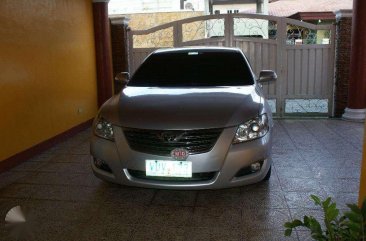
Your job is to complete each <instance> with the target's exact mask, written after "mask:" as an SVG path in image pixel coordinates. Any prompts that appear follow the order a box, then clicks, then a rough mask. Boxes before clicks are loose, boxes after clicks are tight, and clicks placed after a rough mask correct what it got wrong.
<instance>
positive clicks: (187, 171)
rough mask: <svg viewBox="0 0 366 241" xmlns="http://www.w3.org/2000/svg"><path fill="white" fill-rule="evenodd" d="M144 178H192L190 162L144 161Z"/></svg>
mask: <svg viewBox="0 0 366 241" xmlns="http://www.w3.org/2000/svg"><path fill="white" fill-rule="evenodd" d="M146 176H155V177H192V162H189V161H163V160H146Z"/></svg>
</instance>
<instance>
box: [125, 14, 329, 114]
mask: <svg viewBox="0 0 366 241" xmlns="http://www.w3.org/2000/svg"><path fill="white" fill-rule="evenodd" d="M334 35H335V29H334V26H333V25H313V24H309V23H304V22H300V21H297V20H293V19H287V18H279V17H273V16H266V15H256V14H228V15H208V16H199V17H193V18H188V19H183V20H179V21H175V22H171V23H168V24H164V25H161V26H157V27H154V28H151V29H148V30H140V31H131V33H130V72H131V73H133V72H135V70H136V69H137V67H138V66H139V65H140V64H141V63H142V61H143V60H144V59H145V58H146V57H147V56H148V55H149V54H150V53H151V52H153V51H154V50H156V49H159V48H170V47H183V46H226V47H236V48H240V49H241V50H242V51H243V52H244V53H245V55H246V56H247V58H248V60H249V62H250V64H251V66H252V68H253V71H254V73H255V74H256V75H257V76H258V75H259V72H260V71H261V70H263V69H272V70H275V71H276V72H277V75H278V81H276V82H273V83H268V84H264V85H263V90H264V92H265V93H266V95H267V97H268V99H269V102H270V105H271V107H272V110H273V112H274V113H275V114H276V115H277V116H285V115H328V116H331V115H332V103H333V81H334V76H333V75H334V74H333V72H334V71H333V70H334Z"/></svg>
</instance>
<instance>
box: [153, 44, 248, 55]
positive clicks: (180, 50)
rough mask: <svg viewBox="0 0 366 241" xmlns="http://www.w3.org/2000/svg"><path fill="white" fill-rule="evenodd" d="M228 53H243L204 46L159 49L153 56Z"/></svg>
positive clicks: (233, 49) (234, 49) (224, 48)
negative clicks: (194, 52)
mask: <svg viewBox="0 0 366 241" xmlns="http://www.w3.org/2000/svg"><path fill="white" fill-rule="evenodd" d="M193 51H196V52H217V53H222V52H227V53H230V52H231V53H238V52H241V50H240V49H238V48H228V47H203V46H197V47H196V46H195V47H182V48H166V49H158V50H156V51H154V53H153V54H165V53H170V54H171V53H188V52H193Z"/></svg>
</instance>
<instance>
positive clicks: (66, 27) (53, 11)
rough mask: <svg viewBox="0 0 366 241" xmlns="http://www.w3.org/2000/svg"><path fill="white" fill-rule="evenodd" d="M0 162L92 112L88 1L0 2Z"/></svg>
mask: <svg viewBox="0 0 366 241" xmlns="http://www.w3.org/2000/svg"><path fill="white" fill-rule="evenodd" d="M0 13H1V14H0V23H1V24H0V26H1V27H0V70H1V71H0V109H1V111H2V114H1V118H0V137H1V138H0V161H1V160H4V159H7V158H8V157H10V156H12V155H14V154H16V153H19V152H21V151H23V150H26V149H28V148H30V147H32V146H34V145H36V144H38V143H40V142H42V141H45V140H47V139H49V138H51V137H54V136H55V135H57V134H60V133H62V132H64V131H66V130H68V129H70V128H72V127H74V126H76V125H78V124H80V123H82V122H85V121H86V120H89V119H90V118H92V117H93V116H94V115H95V113H96V111H97V97H96V96H97V95H96V91H97V90H96V67H95V51H94V36H93V34H94V33H93V16H92V1H91V0H47V1H46V0H37V1H27V0H2V1H0Z"/></svg>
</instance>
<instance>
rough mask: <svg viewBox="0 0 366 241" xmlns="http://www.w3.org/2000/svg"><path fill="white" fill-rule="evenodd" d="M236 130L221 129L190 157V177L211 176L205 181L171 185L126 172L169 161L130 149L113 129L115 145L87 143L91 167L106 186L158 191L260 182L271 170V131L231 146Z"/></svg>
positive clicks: (96, 139)
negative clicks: (248, 170) (205, 147)
mask: <svg viewBox="0 0 366 241" xmlns="http://www.w3.org/2000/svg"><path fill="white" fill-rule="evenodd" d="M236 129H237V128H236V127H231V128H225V129H224V130H223V132H222V133H221V135H220V137H219V138H218V140H217V142H216V144H215V146H214V147H213V148H212V150H211V151H209V152H207V153H202V154H196V155H190V156H189V157H188V159H187V161H191V162H192V172H193V173H214V175H213V176H212V178H210V179H209V180H202V181H201V180H199V181H197V180H195V181H189V180H188V181H184V182H181V181H171V180H154V179H146V178H139V177H136V176H134V175H131V173H130V171H129V170H135V171H145V160H172V158H170V157H167V156H156V155H151V154H146V153H141V152H136V151H134V150H132V149H130V147H129V145H128V143H127V141H126V139H125V137H124V134H123V131H122V128H120V127H114V133H115V139H116V141H115V142H112V141H109V140H105V139H103V138H99V137H97V136H95V135H94V136H93V137H92V139H91V148H90V150H91V154H92V159H91V166H92V169H93V172H94V174H95V175H96V176H97V177H99V178H101V179H103V180H105V181H109V182H114V183H118V184H122V185H129V186H137V187H145V188H162V189H183V190H185V189H192V190H194V189H220V188H229V187H235V186H243V185H248V184H252V183H256V182H259V181H261V180H263V179H264V177H265V176H266V174H267V172H268V170H269V168H270V166H271V162H272V160H271V157H270V154H271V147H272V133H271V132H272V130H270V131H269V132H268V133H267V134H266V135H265V136H264V137H262V138H259V139H256V140H252V141H248V142H244V143H240V144H235V145H232V144H231V143H232V140H233V137H234V135H235V132H236ZM94 158H97V159H99V160H103V161H104V162H105V163H107V164H108V166H109V167H110V169H111V171H112V173H110V172H107V171H104V170H102V169H99V168H98V167H97V166H96V165H95V164H94V161H93V160H94ZM259 161H260V162H263V164H262V167H261V169H260V170H259V171H257V172H255V173H250V174H247V175H243V176H240V177H238V176H236V175H237V173H238V171H239V170H240V169H242V168H244V167H249V166H250V165H251V164H252V163H255V162H259Z"/></svg>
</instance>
